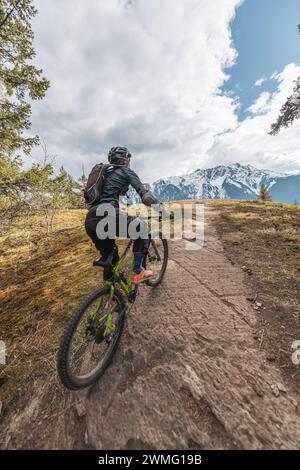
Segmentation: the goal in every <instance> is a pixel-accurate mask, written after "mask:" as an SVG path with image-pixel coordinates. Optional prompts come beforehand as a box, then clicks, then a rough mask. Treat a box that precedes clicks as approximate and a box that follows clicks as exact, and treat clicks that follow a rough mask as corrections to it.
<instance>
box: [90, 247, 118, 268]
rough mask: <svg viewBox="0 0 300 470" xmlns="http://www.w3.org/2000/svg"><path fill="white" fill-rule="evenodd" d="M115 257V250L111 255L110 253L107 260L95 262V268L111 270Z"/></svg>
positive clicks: (100, 259)
mask: <svg viewBox="0 0 300 470" xmlns="http://www.w3.org/2000/svg"><path fill="white" fill-rule="evenodd" d="M114 255H115V250H113V251H112V252H111V253H109V255H108V256H107V258H104V259H103V258H99V259H96V260H95V261H94V262H93V266H100V267H101V268H111V267H112V263H113V259H114Z"/></svg>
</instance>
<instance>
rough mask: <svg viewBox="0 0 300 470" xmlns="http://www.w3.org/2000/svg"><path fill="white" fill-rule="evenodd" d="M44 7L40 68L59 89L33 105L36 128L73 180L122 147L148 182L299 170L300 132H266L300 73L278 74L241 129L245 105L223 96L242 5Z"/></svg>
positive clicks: (199, 0)
mask: <svg viewBox="0 0 300 470" xmlns="http://www.w3.org/2000/svg"><path fill="white" fill-rule="evenodd" d="M35 3H36V4H37V7H38V9H39V13H38V16H37V17H36V19H35V22H34V30H35V35H36V39H35V43H36V48H37V53H38V55H37V64H38V66H39V67H42V68H43V69H44V73H45V75H46V76H47V77H48V78H49V79H50V81H51V88H50V89H49V91H48V93H47V96H46V98H45V99H44V100H42V101H39V102H36V103H34V106H33V130H34V131H35V132H38V133H39V134H40V135H41V136H42V137H43V138H44V139H45V141H46V142H47V145H48V151H49V153H50V154H52V155H53V154H54V155H57V162H58V164H62V163H63V164H64V165H65V166H66V168H67V169H68V170H69V171H71V172H72V173H73V174H75V175H77V176H79V174H80V172H81V165H82V162H84V164H85V168H86V171H87V170H88V169H89V168H90V167H91V166H92V165H93V164H94V163H95V162H97V161H99V160H102V159H103V158H104V156H105V153H106V152H107V150H108V149H109V148H110V147H111V146H113V145H126V146H128V147H129V148H130V149H131V151H132V152H133V154H134V159H133V165H132V166H133V168H134V169H135V170H136V171H137V172H138V173H139V174H140V175H141V177H142V179H144V181H153V180H154V179H157V178H160V177H165V176H169V175H176V174H177V175H178V174H182V173H185V172H189V171H193V170H194V169H195V168H199V167H205V166H206V167H207V166H213V165H215V164H217V163H224V162H227V161H239V162H241V163H243V162H247V163H252V164H257V165H258V166H264V167H269V168H271V169H272V168H277V167H278V169H280V170H282V169H294V167H295V165H296V163H297V161H298V160H297V159H299V157H298V153H297V148H298V147H297V144H298V143H299V140H298V139H297V132H298V133H299V124H296V125H295V126H294V127H293V128H292V129H291V130H289V131H284V132H283V133H282V135H280V136H278V137H270V136H269V135H268V134H267V133H268V131H269V128H270V124H271V122H272V121H274V120H275V118H276V115H277V112H278V111H279V109H280V106H281V105H282V104H283V102H284V100H285V97H286V96H288V95H289V94H290V91H291V88H292V81H293V79H295V78H296V75H297V73H298V74H299V70H298V68H297V67H296V66H295V65H294V64H291V65H289V66H288V67H287V68H286V69H285V70H284V71H283V72H282V73H281V74H278V73H277V74H276V76H275V75H274V77H273V79H275V80H277V81H278V92H277V93H275V94H274V95H272V96H268V95H267V94H263V95H262V96H260V98H259V99H258V100H257V102H256V103H254V104H253V105H252V106H251V107H250V110H251V112H252V113H253V116H251V117H249V118H247V119H246V120H245V121H244V122H242V123H239V122H238V118H237V109H238V106H239V103H238V102H237V99H236V98H234V96H232V95H230V94H229V93H228V94H223V95H222V94H221V92H220V87H221V86H222V85H223V84H224V82H225V80H226V79H227V78H228V76H227V75H226V73H225V72H224V69H225V68H226V67H228V66H230V65H233V64H234V62H235V60H236V58H237V53H236V51H235V49H234V45H233V44H232V41H231V30H230V24H231V21H232V20H233V18H234V15H235V10H236V8H237V7H238V6H239V5H240V4H241V3H242V0H214V1H213V2H212V1H211V0H184V1H182V0H151V1H149V0H131V1H130V2H128V1H127V0H109V1H101V2H99V0H89V2H83V1H82V0H64V1H63V2H61V0H36V2H35ZM130 3H131V5H130ZM257 113H258V115H257ZM297 141H298V142H297ZM38 154H39V153H38V151H36V152H35V154H34V157H35V158H37V157H38Z"/></svg>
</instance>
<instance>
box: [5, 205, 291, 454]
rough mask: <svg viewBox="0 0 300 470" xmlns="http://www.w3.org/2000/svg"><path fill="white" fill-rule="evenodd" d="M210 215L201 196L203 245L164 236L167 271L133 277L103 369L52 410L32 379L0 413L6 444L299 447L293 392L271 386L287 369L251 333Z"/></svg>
mask: <svg viewBox="0 0 300 470" xmlns="http://www.w3.org/2000/svg"><path fill="white" fill-rule="evenodd" d="M214 217H215V212H214V210H213V208H210V207H209V206H207V207H206V218H205V245H204V248H203V249H201V250H198V251H186V250H185V249H184V242H182V241H181V242H173V243H170V261H169V265H168V270H167V273H166V277H165V279H164V282H163V283H162V285H161V286H159V287H158V288H156V289H151V288H149V287H147V286H143V287H142V288H141V289H140V292H139V297H138V300H137V302H136V303H135V305H134V307H133V308H132V310H131V312H130V314H129V316H128V319H127V327H126V330H125V333H124V336H123V338H122V341H121V345H120V348H119V350H118V352H117V355H116V358H115V360H114V363H113V365H112V366H111V367H110V368H109V369H108V371H107V372H106V374H105V376H104V377H103V379H102V380H101V381H100V382H99V383H97V384H95V385H94V386H93V387H92V388H91V389H89V390H87V391H83V392H80V393H70V392H64V395H63V397H62V398H61V399H60V400H56V401H55V408H54V411H53V404H52V411H51V413H52V419H51V415H50V416H49V415H46V417H45V410H46V409H47V404H46V403H45V394H44V395H43V396H39V395H38V392H37V390H38V388H36V393H37V395H36V396H35V392H33V394H32V397H31V398H30V399H29V400H28V403H27V405H26V406H25V407H24V409H22V410H14V412H13V413H12V414H10V415H9V416H8V417H7V419H6V423H4V425H5V426H6V428H5V430H6V436H7V437H6V440H5V444H4V447H9V448H11V447H26V448H28V447H29V448H30V447H31V448H97V449H120V448H121V449H157V448H159V449H165V448H169V449H176V448H177V449H243V448H247V449H273V448H274V449H280V448H299V446H300V416H299V408H298V403H299V398H298V397H295V396H293V394H292V392H291V391H289V390H282V391H281V392H280V391H279V392H278V393H279V396H275V395H274V391H272V389H271V386H272V385H274V384H278V383H279V384H280V383H281V384H282V381H283V379H282V377H281V373H280V370H278V368H277V366H276V365H275V364H273V363H270V362H268V361H267V359H266V355H265V353H264V352H263V351H262V350H261V349H260V348H259V342H258V341H257V340H256V339H255V338H254V336H255V335H254V333H255V326H256V315H257V313H256V312H255V310H254V309H253V306H252V305H251V303H249V302H248V301H247V297H249V296H251V293H250V292H248V290H247V287H246V285H245V282H244V281H245V279H244V273H243V272H242V270H241V269H240V268H239V267H237V266H236V265H232V264H231V262H230V261H228V259H227V258H226V256H225V254H224V252H223V248H222V243H221V242H220V240H219V239H218V237H217V232H216V229H215V226H214V224H213V219H214ZM280 388H281V387H280ZM44 393H45V392H44ZM46 393H47V392H46ZM2 430H3V428H2Z"/></svg>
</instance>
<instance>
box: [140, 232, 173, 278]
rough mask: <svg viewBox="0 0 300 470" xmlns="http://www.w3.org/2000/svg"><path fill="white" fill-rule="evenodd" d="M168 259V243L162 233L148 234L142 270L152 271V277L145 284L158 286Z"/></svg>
mask: <svg viewBox="0 0 300 470" xmlns="http://www.w3.org/2000/svg"><path fill="white" fill-rule="evenodd" d="M168 257H169V248H168V242H167V240H166V239H165V237H164V235H163V233H162V232H150V233H149V248H148V252H147V255H146V256H145V259H144V268H147V269H151V270H152V271H153V273H154V274H153V277H152V278H151V279H149V280H148V281H146V282H145V284H147V285H148V286H152V287H155V286H158V284H160V283H161V281H162V279H163V277H164V274H165V272H166V269H167V264H168Z"/></svg>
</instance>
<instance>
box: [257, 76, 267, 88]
mask: <svg viewBox="0 0 300 470" xmlns="http://www.w3.org/2000/svg"><path fill="white" fill-rule="evenodd" d="M266 81H267V79H266V78H260V79H259V80H256V82H255V83H254V86H258V87H259V86H262V84H263V83H264V82H266Z"/></svg>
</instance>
